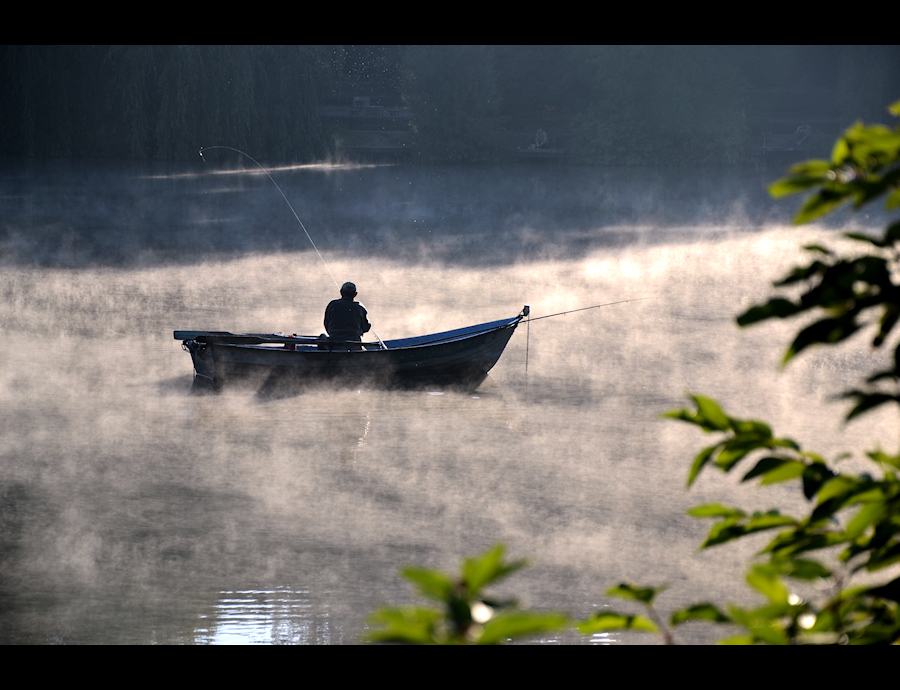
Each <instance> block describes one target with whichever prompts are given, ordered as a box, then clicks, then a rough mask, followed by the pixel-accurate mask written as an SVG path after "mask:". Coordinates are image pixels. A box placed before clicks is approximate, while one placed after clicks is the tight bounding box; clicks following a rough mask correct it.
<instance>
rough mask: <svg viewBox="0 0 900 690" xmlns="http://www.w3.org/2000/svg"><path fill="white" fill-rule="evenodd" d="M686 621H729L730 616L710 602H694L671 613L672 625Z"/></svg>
mask: <svg viewBox="0 0 900 690" xmlns="http://www.w3.org/2000/svg"><path fill="white" fill-rule="evenodd" d="M687 621H710V622H712V623H730V622H731V618H729V617H728V616H726V615H725V614H724V613H722V612H721V611H720V610H719V609H718V608H717V607H716V606H714V605H713V604H710V603H703V604H694V605H693V606H690V607H688V608H686V609H681V610H680V611H676V612H675V613H673V614H672V620H671V622H672V626H673V627H674V626H676V625H681V624H682V623H685V622H687Z"/></svg>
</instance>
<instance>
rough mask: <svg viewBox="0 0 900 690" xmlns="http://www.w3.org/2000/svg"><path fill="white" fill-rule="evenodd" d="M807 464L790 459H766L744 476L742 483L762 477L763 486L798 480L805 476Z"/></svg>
mask: <svg viewBox="0 0 900 690" xmlns="http://www.w3.org/2000/svg"><path fill="white" fill-rule="evenodd" d="M805 469H806V463H803V462H800V461H799V460H791V459H789V458H779V457H774V456H770V457H765V458H762V459H761V460H760V461H759V462H757V463H756V466H755V467H754V468H753V469H752V470H750V471H749V472H747V474H745V475H744V478H743V479H741V481H742V482H746V481H749V480H751V479H755V478H756V477H762V478H763V479H762V482H761V484H775V483H777V482H785V481H788V480H791V479H796V478H797V477H799V476H801V475H802V474H803V471H804V470H805Z"/></svg>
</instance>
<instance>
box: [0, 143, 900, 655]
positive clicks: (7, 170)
mask: <svg viewBox="0 0 900 690" xmlns="http://www.w3.org/2000/svg"><path fill="white" fill-rule="evenodd" d="M207 158H208V160H207V163H206V164H203V163H202V162H200V161H199V160H198V162H197V163H196V164H193V165H180V166H162V165H159V166H153V165H135V164H121V163H97V162H65V163H58V162H53V163H40V162H33V161H32V162H21V161H4V162H3V164H2V166H0V170H2V176H0V211H2V214H0V218H2V225H3V227H0V263H2V270H0V295H2V300H0V329H2V339H0V597H2V602H3V606H2V610H0V640H2V641H3V642H7V643H9V642H33V643H115V642H120V643H317V644H322V643H324V644H327V643H344V644H348V643H357V642H359V641H360V639H361V636H362V635H363V634H364V631H365V617H366V615H367V614H368V613H370V612H372V611H373V610H374V609H375V608H376V607H378V606H380V605H383V604H387V603H391V604H399V603H406V602H411V601H413V600H414V595H413V593H412V591H411V589H410V588H409V587H408V586H407V584H406V583H405V582H403V581H402V580H401V579H400V577H399V576H398V569H399V568H400V567H401V566H403V565H407V564H411V563H415V564H421V565H427V566H432V567H440V568H445V569H455V568H456V567H457V565H458V563H459V560H460V558H461V557H462V556H463V555H467V554H473V553H476V552H478V551H481V550H483V549H485V548H487V547H489V546H491V545H492V544H494V543H496V542H500V541H502V542H504V543H506V544H507V545H508V548H509V552H510V555H511V556H512V557H523V556H525V557H528V558H530V559H531V561H532V563H533V565H532V567H531V568H529V569H528V570H526V571H523V572H521V573H519V574H517V575H515V576H514V577H512V578H511V579H510V580H508V581H507V582H505V583H504V584H503V586H501V587H498V588H497V590H496V591H497V592H498V593H501V594H511V595H515V596H518V597H520V598H521V600H522V603H523V604H525V605H527V606H531V607H534V608H538V609H558V610H564V611H567V612H569V613H571V614H572V615H573V616H586V615H588V614H590V613H591V612H593V611H596V610H598V608H601V607H604V606H608V605H610V604H611V603H612V604H614V605H616V606H618V607H619V608H622V607H621V604H617V603H616V602H610V600H609V599H608V598H607V597H606V596H605V594H604V593H605V591H606V590H607V589H608V588H609V587H610V586H611V585H613V584H615V583H617V582H619V581H623V580H634V581H638V582H641V583H646V584H660V583H667V584H668V585H669V587H670V589H669V590H668V591H667V592H666V594H664V595H663V596H662V597H661V599H660V601H659V603H660V607H661V608H662V609H664V610H671V609H674V608H676V607H679V606H683V605H687V604H689V603H694V602H696V601H700V600H708V599H711V600H714V601H718V602H721V603H724V602H728V601H733V602H749V601H752V600H753V596H752V594H751V593H750V592H749V590H748V588H747V587H746V586H744V585H743V584H742V582H743V567H744V559H746V557H747V556H748V555H749V554H750V553H752V550H753V548H754V547H756V546H758V545H757V544H747V545H738V546H728V547H722V548H721V549H719V550H712V551H709V552H703V553H698V552H697V546H698V545H699V544H700V542H701V541H702V539H703V537H704V536H705V533H706V529H707V527H708V525H707V524H706V523H704V522H701V521H697V520H694V519H691V518H689V517H687V516H686V515H685V510H687V508H689V507H690V506H692V505H696V504H699V503H703V502H711V501H721V502H724V503H733V504H736V505H740V506H743V507H745V508H748V509H756V508H763V507H764V508H769V507H774V506H775V505H778V506H780V507H782V508H784V509H791V508H798V507H799V505H798V503H797V498H796V496H795V494H796V493H797V492H796V491H795V490H792V489H791V488H790V487H777V488H775V489H765V490H760V489H757V488H755V487H747V486H743V487H741V486H739V485H738V478H736V477H735V478H731V477H728V478H724V477H720V476H716V475H713V474H712V473H710V474H708V475H707V476H703V477H702V478H701V479H700V481H699V482H698V483H697V485H696V486H695V487H694V488H693V489H692V490H691V491H690V492H689V493H688V492H686V491H685V489H684V484H685V478H686V476H687V470H688V467H689V463H690V460H691V459H692V457H693V455H694V454H695V453H696V452H697V450H699V448H700V447H701V446H702V444H703V443H704V441H705V440H706V439H704V438H702V437H701V436H700V435H698V434H697V433H696V432H695V431H694V430H692V429H691V428H688V427H686V426H685V427H682V425H679V424H677V423H675V422H665V421H662V420H660V419H659V414H660V413H661V412H662V411H664V410H668V409H672V408H674V407H677V406H680V405H681V404H682V402H683V400H684V394H685V393H686V392H687V391H692V392H700V393H705V394H708V395H712V396H715V397H718V398H719V399H720V400H721V401H722V402H723V404H724V405H725V406H726V409H727V410H729V411H731V412H732V413H734V414H736V415H744V416H753V417H757V418H763V419H766V420H768V421H769V422H771V423H772V424H773V426H774V428H775V430H776V433H779V434H782V435H788V436H792V437H794V438H795V439H797V440H798V441H799V442H801V443H802V444H804V445H808V446H809V447H811V448H813V449H816V450H818V451H819V452H821V453H823V454H825V455H826V456H829V457H834V456H836V455H837V454H838V453H839V452H840V451H842V450H846V449H852V448H855V447H860V446H861V447H865V448H870V447H873V446H874V445H875V443H876V441H877V440H878V439H884V440H885V441H894V440H895V439H894V438H893V435H894V433H895V431H894V429H895V425H894V424H893V420H889V419H887V418H886V417H879V416H872V417H870V418H868V419H865V420H864V421H861V422H858V423H855V424H852V425H850V426H847V427H844V426H841V425H840V424H839V423H838V422H839V416H840V412H841V409H842V408H841V407H840V405H836V404H835V403H834V402H831V401H830V400H829V396H831V395H833V394H834V393H836V392H839V391H840V390H842V389H843V388H844V387H846V386H848V385H850V384H852V383H854V382H855V381H856V379H857V378H858V377H859V376H860V374H862V373H863V372H867V371H869V370H870V369H871V368H872V357H873V355H872V354H871V353H870V352H869V351H868V350H867V349H866V348H865V347H864V345H863V343H862V342H859V343H852V344H851V345H849V346H847V347H844V348H842V349H840V350H836V351H833V352H821V353H816V354H815V355H813V356H808V357H804V358H801V360H800V361H798V362H797V363H795V364H792V365H791V367H790V368H789V369H787V370H786V371H784V372H779V371H778V362H779V359H780V355H781V353H782V351H783V347H784V346H785V344H786V342H787V337H788V334H789V333H790V332H792V326H791V325H785V324H771V325H764V326H760V327H758V328H756V329H750V330H747V331H740V332H739V331H738V329H737V327H736V326H735V325H734V315H735V314H736V313H737V312H738V311H740V310H741V309H743V308H745V307H746V306H748V305H750V304H752V303H753V302H754V301H757V300H760V299H762V298H763V297H764V296H766V295H767V294H768V291H769V285H770V283H771V281H772V280H773V279H775V278H777V277H779V276H780V275H781V274H782V272H783V271H784V270H785V269H786V268H787V267H788V266H790V265H792V262H793V261H795V260H796V258H797V257H798V256H799V252H798V247H799V246H800V245H801V244H803V243H805V242H807V241H809V240H810V239H811V238H817V239H819V240H821V239H822V238H823V237H824V239H826V240H829V241H831V240H832V239H834V232H833V230H831V229H817V228H812V229H804V230H798V229H792V228H788V227H787V219H788V218H789V217H790V214H791V212H792V210H793V206H792V205H791V204H790V203H788V204H784V203H782V204H775V203H774V202H772V201H770V200H769V199H768V197H767V196H766V193H765V190H764V184H765V183H766V182H767V181H770V180H771V179H773V178H774V177H775V176H777V174H778V171H756V170H753V171H669V172H665V173H663V172H659V171H649V170H641V169H632V170H599V171H598V170H589V169H574V170H573V169H565V168H532V167H524V168H504V169H500V170H498V169H487V168H483V169H467V168H455V169H453V168H451V169H422V168H403V167H394V166H368V167H360V166H346V167H335V166H313V167H300V168H293V169H284V170H273V171H272V175H273V177H274V179H275V180H276V181H277V182H278V184H279V185H280V186H281V187H282V189H283V190H284V192H285V195H286V197H287V198H288V199H289V200H290V202H291V204H292V205H293V206H294V208H295V210H296V211H297V214H298V215H299V217H300V218H301V219H302V222H303V224H304V225H305V226H306V228H307V229H308V230H309V232H310V235H311V236H312V238H313V239H314V240H315V242H316V244H317V245H318V247H319V249H320V250H321V252H322V257H323V258H324V261H325V262H326V263H327V268H326V265H325V263H323V261H322V260H321V259H320V258H319V257H317V255H316V254H315V252H314V251H313V250H312V248H311V245H310V243H309V240H308V239H307V237H306V235H305V234H304V232H303V229H302V228H301V227H300V225H299V224H298V223H297V221H296V220H295V218H294V217H293V214H291V212H290V209H289V208H288V207H287V205H286V204H285V203H284V200H283V199H282V198H281V195H280V194H279V193H278V190H277V189H276V188H275V187H274V186H273V185H272V183H271V182H270V181H269V180H268V178H266V177H265V176H264V175H261V174H258V171H254V170H253V167H252V165H248V164H247V162H246V161H240V160H238V159H236V158H235V159H231V158H229V157H227V156H224V155H223V156H221V157H219V158H217V159H215V160H213V156H212V155H209V156H208V157H207ZM845 221H846V219H844V220H841V219H839V222H845ZM860 221H861V222H863V223H865V222H876V221H874V220H871V219H870V220H867V219H865V218H862V219H860ZM329 271H330V273H331V274H333V276H334V279H335V280H336V281H337V282H338V283H340V282H343V281H344V280H353V281H355V282H356V283H357V285H358V286H359V299H360V301H362V302H363V303H364V304H365V305H366V306H367V308H368V309H369V312H370V317H371V320H372V322H373V326H374V329H375V331H376V332H377V334H378V335H379V336H380V337H381V338H383V339H388V338H401V337H405V336H412V335H421V334H423V333H429V332H434V331H439V330H447V329H450V328H456V327H461V326H466V325H471V324H474V323H479V322H482V321H489V320H494V319H500V318H504V317H510V316H514V315H515V314H517V313H518V312H519V311H520V310H521V308H522V306H523V305H525V304H529V305H530V306H531V309H532V314H533V315H535V316H540V315H544V314H552V313H556V312H560V311H565V310H568V309H576V308H579V307H584V306H589V305H593V304H600V303H604V302H614V301H618V300H626V299H631V298H639V297H640V298H644V297H649V298H651V299H647V300H643V301H636V302H630V303H628V304H620V305H615V306H610V307H605V308H602V309H596V310H591V311H585V312H580V313H578V314H570V315H567V316H559V317H555V318H551V319H544V320H541V321H536V322H535V323H533V324H532V325H531V328H530V333H527V332H526V327H525V326H524V325H523V326H520V327H519V330H518V332H517V333H516V334H515V335H514V337H513V339H512V341H511V342H510V345H509V347H508V348H507V351H506V352H505V353H504V355H503V357H502V358H501V360H500V362H499V364H498V365H497V366H496V367H495V369H494V370H493V371H492V373H491V377H490V379H489V380H488V381H487V382H486V383H485V384H484V385H483V386H482V387H481V388H480V389H479V390H478V391H476V392H475V393H474V394H460V393H451V392H448V391H440V390H432V391H421V392H390V393H389V392H382V391H378V390H350V391H339V392H334V391H329V390H324V391H313V392H309V393H307V394H304V395H302V396H297V397H293V398H287V399H283V400H277V401H269V402H264V401H261V400H259V399H258V398H257V397H256V396H255V395H254V393H253V391H229V392H226V393H224V394H222V395H219V396H202V397H198V396H192V395H190V394H189V389H190V385H191V377H192V368H191V362H190V357H189V355H188V354H187V353H185V352H183V351H182V350H181V347H180V343H179V342H178V341H175V340H173V338H172V331H173V330H175V329H209V330H228V331H233V332H241V331H245V332H276V331H283V332H289V333H301V334H318V333H319V332H321V330H322V324H321V320H322V314H323V312H324V308H325V305H326V304H327V302H328V301H329V300H330V299H332V298H334V297H335V296H336V294H337V289H336V287H335V284H334V282H333V280H332V276H331V275H330V274H329ZM526 336H527V337H526ZM526 342H527V344H528V348H527V352H526ZM526 355H527V372H526ZM692 625H693V624H692ZM718 634H719V631H718V630H716V629H712V628H710V627H709V626H703V625H700V624H696V625H695V626H694V627H690V626H689V627H686V628H685V629H684V631H683V634H682V636H681V638H680V639H681V640H682V641H686V642H701V641H710V640H713V639H716V637H717V635H718ZM544 641H545V642H553V641H565V642H580V643H592V642H594V643H604V644H610V643H629V642H646V641H650V638H645V637H640V636H634V637H632V636H628V635H620V636H613V635H608V636H598V637H597V638H596V639H594V640H589V639H584V638H580V637H578V636H576V635H574V634H570V633H563V634H560V635H559V636H554V637H548V638H547V639H546V640H544Z"/></svg>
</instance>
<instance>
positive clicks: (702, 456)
mask: <svg viewBox="0 0 900 690" xmlns="http://www.w3.org/2000/svg"><path fill="white" fill-rule="evenodd" d="M719 445H720V444H718V443H717V444H716V445H714V446H709V447H708V448H704V449H703V450H701V451H700V452H699V453H698V454H697V457H696V458H694V463H693V464H692V465H691V471H690V473H689V474H688V480H687V485H688V488H690V486H691V484H693V483H694V480H695V479H697V475H699V474H700V470H702V469H703V467H704V466H705V465H706V463H708V462H709V459H710V458H711V457H712V455H713V453H714V452H715V451H716V450H717V449H718V448H719Z"/></svg>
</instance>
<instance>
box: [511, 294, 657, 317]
mask: <svg viewBox="0 0 900 690" xmlns="http://www.w3.org/2000/svg"><path fill="white" fill-rule="evenodd" d="M644 299H656V297H634V298H632V299H623V300H619V301H618V302H607V303H606V304H595V305H594V306H592V307H581V308H580V309H570V310H569V311H561V312H558V313H556V314H547V315H546V316H532V317H531V318H529V319H525V322H526V323H528V322H530V321H540V320H541V319H549V318H550V317H551V316H563V315H565V314H573V313H575V312H576V311H585V310H587V309H598V308H600V307H609V306H612V305H613V304H625V302H640V301H641V300H644Z"/></svg>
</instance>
